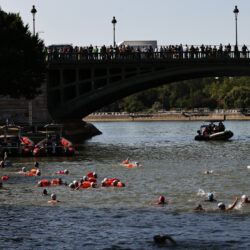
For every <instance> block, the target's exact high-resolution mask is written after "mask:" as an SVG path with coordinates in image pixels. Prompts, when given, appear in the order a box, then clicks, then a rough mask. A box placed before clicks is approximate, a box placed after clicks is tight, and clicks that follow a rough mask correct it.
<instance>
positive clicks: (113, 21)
mask: <svg viewBox="0 0 250 250" xmlns="http://www.w3.org/2000/svg"><path fill="white" fill-rule="evenodd" d="M111 23H113V34H114V47H115V25H116V23H117V21H116V19H115V17H114V16H113V19H112V21H111Z"/></svg>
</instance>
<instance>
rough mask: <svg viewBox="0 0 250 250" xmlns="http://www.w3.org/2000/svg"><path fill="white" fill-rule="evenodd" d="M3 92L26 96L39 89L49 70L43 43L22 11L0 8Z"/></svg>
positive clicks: (32, 94)
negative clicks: (26, 21)
mask: <svg viewBox="0 0 250 250" xmlns="http://www.w3.org/2000/svg"><path fill="white" fill-rule="evenodd" d="M0 37H1V39H0V58H1V60H0V93H1V95H9V96H10V97H14V98H19V97H25V98H27V99H32V98H34V97H35V96H36V95H37V94H38V93H39V87H40V86H41V83H42V81H43V80H44V74H45V70H46V64H45V63H46V62H45V55H44V53H43V49H44V44H43V42H42V41H41V40H39V39H38V37H37V36H32V35H31V33H30V31H29V29H28V26H27V25H26V26H24V24H23V22H22V19H21V17H20V16H19V14H13V13H9V14H8V13H6V12H4V11H2V10H1V9H0Z"/></svg>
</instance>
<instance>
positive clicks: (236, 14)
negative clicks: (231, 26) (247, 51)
mask: <svg viewBox="0 0 250 250" xmlns="http://www.w3.org/2000/svg"><path fill="white" fill-rule="evenodd" d="M233 13H234V15H235V47H236V48H237V50H238V29H237V17H238V14H239V9H238V8H237V5H235V8H234V11H233Z"/></svg>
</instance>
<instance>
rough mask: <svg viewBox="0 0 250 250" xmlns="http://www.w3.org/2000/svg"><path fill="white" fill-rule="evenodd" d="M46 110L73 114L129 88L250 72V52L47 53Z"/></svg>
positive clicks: (58, 114) (68, 116)
mask: <svg viewBox="0 0 250 250" xmlns="http://www.w3.org/2000/svg"><path fill="white" fill-rule="evenodd" d="M47 60H48V76H47V93H48V95H47V99H48V110H49V113H50V114H51V115H52V117H53V118H54V119H59V120H62V119H73V118H79V119H82V118H83V117H85V116H87V115H88V114H90V113H92V112H94V111H96V110H98V109H100V108H101V107H103V106H105V105H108V104H111V103H113V102H115V101H116V100H119V99H121V98H123V97H126V96H128V95H131V94H133V93H136V92H139V91H142V90H146V89H149V88H154V87H157V86H160V85H164V84H168V83H172V82H176V81H181V80H188V79H194V78H202V77H221V76H247V75H249V76H250V54H249V52H248V51H247V52H241V51H239V52H230V53H226V54H221V55H218V54H216V55H212V54H211V55H210V54H204V53H201V52H199V53H179V52H178V53H171V54H161V53H152V54H140V55H139V56H138V55H136V54H129V55H123V56H121V55H119V57H116V56H115V55H109V56H107V55H102V54H98V55H96V56H94V55H91V56H84V55H81V54H79V53H76V54H74V53H71V54H56V55H53V54H48V56H47Z"/></svg>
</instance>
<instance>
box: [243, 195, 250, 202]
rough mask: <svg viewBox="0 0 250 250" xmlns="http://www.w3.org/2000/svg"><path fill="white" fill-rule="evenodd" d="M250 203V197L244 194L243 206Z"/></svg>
mask: <svg viewBox="0 0 250 250" xmlns="http://www.w3.org/2000/svg"><path fill="white" fill-rule="evenodd" d="M246 203H250V200H248V197H247V196H246V195H245V194H244V195H242V196H241V204H246Z"/></svg>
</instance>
